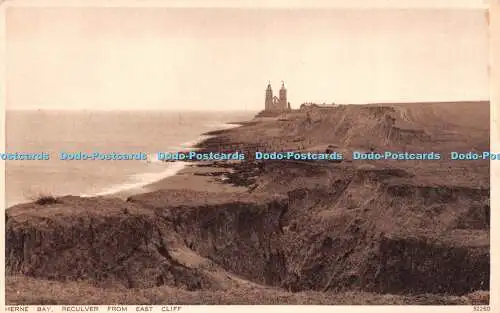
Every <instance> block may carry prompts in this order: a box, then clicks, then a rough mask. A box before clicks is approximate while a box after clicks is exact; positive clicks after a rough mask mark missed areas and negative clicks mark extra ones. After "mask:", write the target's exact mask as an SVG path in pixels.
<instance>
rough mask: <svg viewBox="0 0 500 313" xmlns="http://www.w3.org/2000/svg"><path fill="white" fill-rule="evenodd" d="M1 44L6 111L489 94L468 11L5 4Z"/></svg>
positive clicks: (481, 23) (250, 105)
mask: <svg viewBox="0 0 500 313" xmlns="http://www.w3.org/2000/svg"><path fill="white" fill-rule="evenodd" d="M469 2H470V1H469ZM6 39H7V42H6V46H7V51H6V58H7V69H6V78H7V79H6V82H7V88H6V95H7V102H6V103H7V108H8V109H89V110H93V109H107V110H115V109H166V110H260V109H263V107H264V96H265V88H266V85H267V82H268V81H271V83H272V85H273V89H274V91H275V94H277V92H278V89H279V87H280V84H281V83H280V82H281V80H283V81H284V82H285V86H286V87H287V89H288V98H289V101H290V102H291V105H292V107H295V108H297V107H299V106H300V104H301V103H303V102H327V103H331V102H336V103H360V104H361V103H370V102H412V101H418V102H420V101H460V100H485V99H488V97H489V90H488V85H489V82H488V28H487V22H486V18H485V12H484V11H483V10H479V9H477V10H471V9H460V10H456V9H440V10H436V9H419V10H415V9H413V10H410V9H377V10H373V9H372V10H363V9H346V8H328V9H324V8H323V9H314V8H310V9H286V8H266V9H257V8H152V7H142V8H138V7H101V8H98V7H67V8H61V7H53V8H51V7H46V8H32V7H9V8H8V9H7V11H6Z"/></svg>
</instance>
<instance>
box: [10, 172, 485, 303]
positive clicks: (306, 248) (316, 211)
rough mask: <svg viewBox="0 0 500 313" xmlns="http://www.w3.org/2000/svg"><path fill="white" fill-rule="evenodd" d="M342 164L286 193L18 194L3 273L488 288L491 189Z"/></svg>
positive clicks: (387, 289) (171, 281) (174, 282)
mask: <svg viewBox="0 0 500 313" xmlns="http://www.w3.org/2000/svg"><path fill="white" fill-rule="evenodd" d="M268 170H269V171H273V170H272V169H268ZM345 173H348V174H349V175H346V176H344V177H340V178H339V177H338V178H337V179H333V180H330V179H325V180H324V185H320V184H319V183H317V184H316V185H314V187H310V188H307V187H302V188H298V189H293V190H290V191H289V192H288V193H287V194H286V195H273V196H271V195H268V194H265V193H262V192H257V193H242V194H239V195H238V196H235V195H234V194H224V193H206V192H193V191H188V190H178V191H157V192H153V193H148V194H142V195H137V196H133V197H131V198H129V199H128V200H127V201H122V200H118V199H102V198H86V199H83V198H78V197H64V198H62V199H60V203H58V204H52V205H46V206H39V205H35V204H26V205H20V206H16V207H14V208H11V209H9V210H8V211H7V237H6V239H7V260H6V261H7V262H6V269H7V273H8V274H10V275H14V274H24V275H28V276H31V277H39V278H47V279H53V280H92V281H96V282H99V283H100V284H104V285H106V284H111V283H115V284H116V283H118V284H121V285H123V286H125V287H128V288H145V287H151V286H160V285H169V286H176V287H180V288H184V289H187V290H196V289H210V290H218V289H224V288H231V286H234V285H235V284H245V282H248V283H254V284H255V285H260V286H263V285H268V286H274V287H282V288H285V289H287V290H289V291H305V290H317V291H327V290H328V291H342V290H364V291H373V292H380V293H403V294H408V293H451V294H457V295H461V294H465V293H468V292H472V291H474V290H479V289H488V288H489V236H488V225H487V223H488V221H487V216H488V214H486V211H485V209H484V206H483V203H485V202H486V201H487V199H488V190H487V189H481V188H476V189H474V188H464V187H449V186H448V187H446V186H419V185H414V184H407V185H401V184H399V185H397V186H396V185H394V183H393V182H392V179H394V178H397V179H402V178H405V177H411V174H409V173H406V172H405V171H401V170H388V169H384V170H378V169H371V170H370V169H361V170H358V171H351V172H349V171H348V172H345ZM298 176H300V175H298ZM291 185H293V183H292V184H291ZM398 188H399V189H401V188H402V190H399V189H398ZM396 189H398V190H396ZM188 199H191V201H187V200H188ZM478 212H482V213H478ZM228 277H229V278H228Z"/></svg>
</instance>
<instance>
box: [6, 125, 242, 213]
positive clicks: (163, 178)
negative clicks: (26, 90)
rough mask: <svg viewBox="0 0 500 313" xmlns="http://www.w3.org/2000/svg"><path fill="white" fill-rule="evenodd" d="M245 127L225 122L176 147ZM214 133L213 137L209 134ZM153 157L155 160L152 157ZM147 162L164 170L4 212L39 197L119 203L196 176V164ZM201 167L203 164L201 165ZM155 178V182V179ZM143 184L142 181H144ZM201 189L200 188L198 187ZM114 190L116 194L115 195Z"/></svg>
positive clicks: (193, 147) (190, 146) (191, 145)
mask: <svg viewBox="0 0 500 313" xmlns="http://www.w3.org/2000/svg"><path fill="white" fill-rule="evenodd" d="M244 123H246V122H245V121H243V122H227V123H223V124H220V125H219V126H217V128H216V129H214V130H210V131H206V132H203V133H201V134H199V135H198V136H197V137H196V139H193V140H190V141H187V142H183V143H179V144H178V145H177V146H178V147H180V148H182V151H193V150H198V149H199V148H197V145H199V144H200V143H202V142H204V141H205V140H207V139H210V138H212V137H215V136H216V134H217V133H218V132H224V131H226V130H229V129H232V128H236V127H239V126H241V125H244ZM212 133H213V134H212ZM154 157H156V156H154ZM150 162H158V163H161V164H162V165H164V167H165V168H164V169H163V170H162V171H158V172H139V173H136V174H134V176H138V177H141V176H142V178H141V179H138V180H136V181H134V180H133V179H131V177H126V178H125V180H123V181H122V182H121V183H115V184H111V185H108V186H106V187H103V188H101V191H99V192H94V193H91V194H87V193H68V194H64V195H53V194H50V193H49V194H45V193H43V192H40V193H38V195H36V196H32V197H30V198H27V199H25V200H18V201H16V202H14V203H11V204H8V205H6V209H10V208H12V207H15V206H17V205H26V204H29V203H32V202H35V201H36V200H37V199H39V198H42V197H55V198H59V197H66V196H76V197H81V198H94V197H104V198H116V197H117V198H120V199H126V198H128V197H130V196H133V195H138V194H142V193H147V192H152V191H157V190H161V189H170V187H173V186H175V185H177V184H179V183H182V182H183V181H186V179H183V180H179V179H175V178H174V177H175V176H177V175H180V176H182V177H184V178H185V177H187V176H189V175H193V174H195V173H196V172H197V171H196V170H195V169H196V167H197V164H198V163H200V162H183V161H175V162H165V161H158V160H156V161H150ZM201 163H203V162H201ZM144 176H146V177H152V178H150V179H145V178H144ZM156 177H158V178H156ZM144 180H145V181H144ZM190 183H191V181H188V182H186V183H184V184H182V186H185V187H186V188H187V187H188V185H189V184H190ZM193 183H195V184H196V185H197V186H198V185H200V183H203V182H200V179H198V180H196V179H195V180H194V181H193ZM200 188H201V187H200ZM115 190H116V191H115Z"/></svg>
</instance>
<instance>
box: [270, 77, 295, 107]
mask: <svg viewBox="0 0 500 313" xmlns="http://www.w3.org/2000/svg"><path fill="white" fill-rule="evenodd" d="M264 111H266V112H276V113H279V112H288V111H291V108H290V102H288V101H287V100H286V89H285V83H284V82H283V81H281V89H280V92H279V98H278V97H276V96H273V89H272V88H271V83H270V82H269V83H268V85H267V89H266V106H265V109H264Z"/></svg>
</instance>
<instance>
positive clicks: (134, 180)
mask: <svg viewBox="0 0 500 313" xmlns="http://www.w3.org/2000/svg"><path fill="white" fill-rule="evenodd" d="M165 165H166V166H167V167H168V168H167V169H166V170H164V171H161V172H156V173H141V174H135V175H132V176H131V177H130V181H128V182H125V183H122V184H116V185H113V186H111V187H109V188H106V189H104V190H103V191H100V192H97V193H93V194H82V195H80V196H81V197H95V196H107V195H111V194H115V193H119V192H121V191H126V190H131V189H138V188H142V187H144V186H147V185H149V184H152V183H155V182H157V181H159V180H162V179H164V178H167V177H170V176H174V175H175V174H177V173H178V172H179V171H180V170H182V169H183V168H185V167H186V165H187V163H186V162H170V163H167V162H165Z"/></svg>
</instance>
